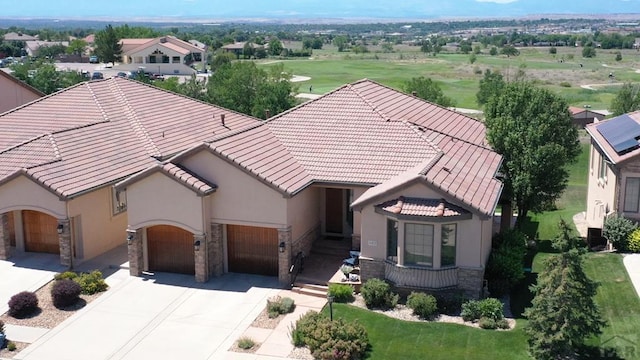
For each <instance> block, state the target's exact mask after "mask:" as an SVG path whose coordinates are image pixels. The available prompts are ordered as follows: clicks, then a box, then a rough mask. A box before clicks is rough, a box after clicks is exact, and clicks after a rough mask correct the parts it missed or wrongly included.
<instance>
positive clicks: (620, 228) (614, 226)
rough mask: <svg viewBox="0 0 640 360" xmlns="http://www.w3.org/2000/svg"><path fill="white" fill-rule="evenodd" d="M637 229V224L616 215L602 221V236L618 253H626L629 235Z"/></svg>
mask: <svg viewBox="0 0 640 360" xmlns="http://www.w3.org/2000/svg"><path fill="white" fill-rule="evenodd" d="M636 228H638V224H637V223H635V224H634V223H633V222H631V220H629V219H625V218H623V217H621V216H618V215H613V216H609V217H607V218H606V219H605V220H604V227H603V228H602V236H604V237H605V238H606V239H607V240H609V242H610V243H611V244H613V246H614V247H615V248H616V249H617V250H618V251H627V250H628V249H627V245H628V239H629V235H631V233H632V232H633V231H634V230H635V229H636Z"/></svg>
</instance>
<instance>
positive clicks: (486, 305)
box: [460, 298, 504, 321]
mask: <svg viewBox="0 0 640 360" xmlns="http://www.w3.org/2000/svg"><path fill="white" fill-rule="evenodd" d="M502 309H503V305H502V302H501V301H500V300H498V299H495V298H487V299H483V300H469V301H467V302H465V303H464V304H462V312H461V314H460V315H461V316H462V319H463V320H464V321H475V320H478V319H480V318H487V319H491V320H493V321H497V320H500V319H502V318H504V315H503V310H502Z"/></svg>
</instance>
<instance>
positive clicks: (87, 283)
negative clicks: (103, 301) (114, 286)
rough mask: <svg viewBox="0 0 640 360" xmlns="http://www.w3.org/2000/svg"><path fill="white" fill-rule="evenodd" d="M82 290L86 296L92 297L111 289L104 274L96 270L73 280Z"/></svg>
mask: <svg viewBox="0 0 640 360" xmlns="http://www.w3.org/2000/svg"><path fill="white" fill-rule="evenodd" d="M73 280H74V281H75V282H77V283H78V284H79V285H80V287H81V288H82V293H83V294H85V295H92V294H96V293H99V292H103V291H105V290H107V288H109V285H107V283H106V282H105V281H104V279H103V278H102V273H101V272H100V271H98V270H94V271H92V272H90V273H83V274H80V275H79V276H78V277H76V278H75V279H73Z"/></svg>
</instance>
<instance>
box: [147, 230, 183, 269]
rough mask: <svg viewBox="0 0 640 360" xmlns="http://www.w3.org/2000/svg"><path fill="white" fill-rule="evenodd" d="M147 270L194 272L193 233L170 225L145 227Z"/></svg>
mask: <svg viewBox="0 0 640 360" xmlns="http://www.w3.org/2000/svg"><path fill="white" fill-rule="evenodd" d="M147 254H148V260H149V271H163V272H172V273H180V274H191V275H192V274H195V259H194V253H193V234H192V233H190V232H188V231H186V230H183V229H180V228H179V227H175V226H170V225H157V226H152V227H150V228H147Z"/></svg>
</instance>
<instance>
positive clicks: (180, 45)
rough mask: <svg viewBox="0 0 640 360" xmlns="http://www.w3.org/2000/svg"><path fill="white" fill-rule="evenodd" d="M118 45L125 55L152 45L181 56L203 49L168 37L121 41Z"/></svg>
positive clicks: (173, 37)
mask: <svg viewBox="0 0 640 360" xmlns="http://www.w3.org/2000/svg"><path fill="white" fill-rule="evenodd" d="M163 40H164V41H163ZM120 43H121V44H122V52H123V53H125V54H127V53H128V54H132V53H137V52H140V51H142V50H144V49H146V48H148V47H150V46H153V45H162V46H166V47H167V48H169V49H171V50H173V51H177V52H179V53H181V54H183V55H186V54H188V53H190V52H202V51H203V49H200V48H198V47H196V46H194V45H193V44H191V43H189V42H187V41H182V40H180V39H178V38H177V37H175V36H170V35H167V36H161V37H157V38H154V39H122V40H121V41H120Z"/></svg>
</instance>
